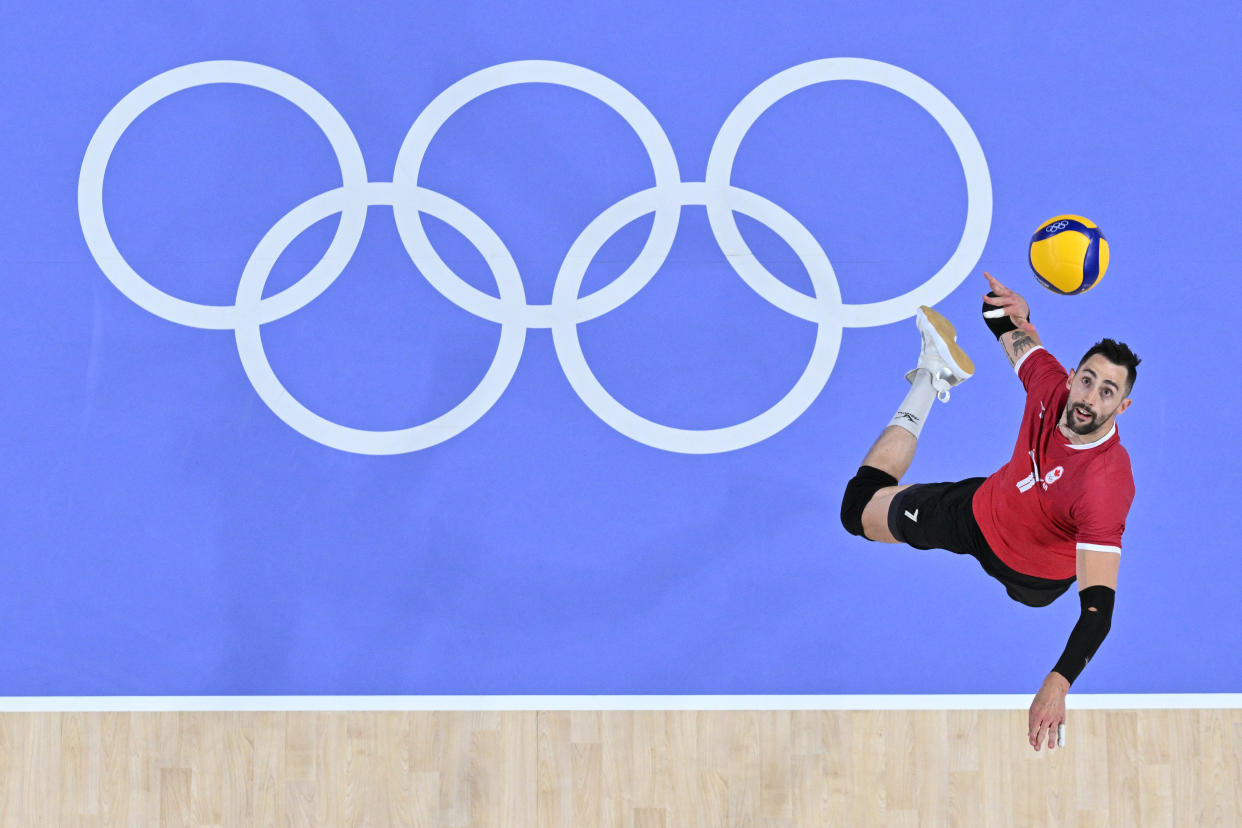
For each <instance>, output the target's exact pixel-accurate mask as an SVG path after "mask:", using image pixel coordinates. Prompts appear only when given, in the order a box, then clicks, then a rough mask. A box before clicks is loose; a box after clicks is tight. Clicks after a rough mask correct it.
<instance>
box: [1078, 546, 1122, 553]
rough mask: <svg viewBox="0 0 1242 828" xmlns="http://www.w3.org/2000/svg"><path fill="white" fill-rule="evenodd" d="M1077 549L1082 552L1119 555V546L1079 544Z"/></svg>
mask: <svg viewBox="0 0 1242 828" xmlns="http://www.w3.org/2000/svg"><path fill="white" fill-rule="evenodd" d="M1078 548H1079V549H1081V550H1083V551H1084V552H1112V553H1113V554H1115V555H1120V554H1121V547H1120V546H1104V545H1103V544H1099V543H1080V544H1078Z"/></svg>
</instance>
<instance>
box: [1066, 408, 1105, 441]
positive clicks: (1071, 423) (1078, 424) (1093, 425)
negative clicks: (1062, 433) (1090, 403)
mask: <svg viewBox="0 0 1242 828" xmlns="http://www.w3.org/2000/svg"><path fill="white" fill-rule="evenodd" d="M1076 410H1081V411H1082V412H1083V413H1085V414H1088V415H1090V417H1091V418H1090V419H1089V420H1081V419H1079V418H1078V417H1077V416H1075V415H1074V412H1075V411H1076ZM1065 425H1066V426H1067V427H1068V428H1069V430H1070V431H1072V432H1074V433H1075V434H1077V435H1079V436H1082V435H1086V434H1090V433H1091V432H1093V431H1095V430H1096V429H1098V428H1099V427H1100V419H1099V417H1097V416H1096V415H1094V414H1091V411H1090V409H1088V408H1086V407H1085V406H1077V405H1075V406H1070V407H1069V408H1067V409H1065Z"/></svg>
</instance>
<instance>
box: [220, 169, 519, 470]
mask: <svg viewBox="0 0 1242 828" xmlns="http://www.w3.org/2000/svg"><path fill="white" fill-rule="evenodd" d="M357 195H359V193H357V192H356V191H354V192H349V191H347V190H346V188H343V187H342V188H338V189H336V190H329V191H328V192H326V193H321V194H320V195H317V196H315V197H314V198H311V199H309V200H308V201H305V202H303V203H302V204H301V205H299V206H298V207H295V208H294V209H293V210H291V211H290V212H289V213H287V214H286V215H285V216H284V217H283V218H281V219H280V221H278V222H276V224H275V225H273V226H272V229H271V230H268V231H267V233H266V234H265V235H264V236H263V238H262V240H261V241H260V242H259V244H258V246H257V247H255V249H254V253H253V254H251V256H250V260H249V261H248V262H246V269H245V271H244V272H243V273H242V278H241V283H240V284H239V285H238V288H237V306H236V307H237V310H238V324H237V331H236V337H237V353H238V355H239V356H240V357H241V362H242V367H243V368H245V370H246V376H248V377H249V378H250V382H251V384H252V385H254V389H255V391H256V392H258V394H259V397H261V398H262V400H263V402H264V403H266V404H267V407H268V408H270V409H271V410H272V412H273V413H274V414H276V416H277V417H279V418H280V419H282V420H284V421H285V422H286V423H287V424H288V425H289V426H291V427H292V428H294V429H295V430H297V431H299V432H301V433H302V434H304V435H306V436H307V437H309V438H310V439H312V440H314V441H316V442H318V443H322V444H324V445H325V446H331V447H332V448H336V449H340V450H342V451H352V452H354V453H357V454H403V453H405V452H410V451H418V450H419V449H424V448H428V447H430V446H434V445H436V444H437V443H441V442H444V441H445V440H447V439H449V438H450V437H453V436H456V435H457V434H460V433H461V432H462V431H464V430H465V429H467V428H469V427H470V426H471V425H473V424H474V423H475V422H476V421H477V420H478V419H479V418H480V417H482V416H483V415H484V414H485V413H487V411H488V409H490V408H491V407H492V406H493V405H494V404H495V403H496V400H498V399H500V395H501V394H503V393H504V391H505V388H507V387H508V385H509V381H510V380H511V379H512V378H513V372H514V371H516V370H517V365H518V361H519V360H520V359H521V357H522V349H523V347H524V345H525V342H526V329H525V328H524V327H522V326H520V325H517V324H513V323H508V324H505V323H502V324H501V326H500V343H499V344H498V346H497V348H496V356H495V357H494V358H493V359H492V364H491V365H490V366H489V367H488V369H487V373H486V374H484V376H483V379H482V380H481V381H480V382H479V384H478V386H477V387H476V388H475V389H474V390H473V391H472V392H470V394H469V395H468V396H467V397H466V398H465V399H464V400H462V401H461V402H460V403H458V404H457V405H456V406H454V407H453V408H452V409H450V410H449V411H447V412H445V413H444V414H441V415H440V416H439V417H436V418H435V419H434V420H431V421H429V422H426V423H423V424H422V425H416V426H412V427H410V428H404V429H398V430H392V431H373V430H367V429H360V428H350V427H349V426H344V425H341V424H339V423H334V422H332V421H331V420H328V419H325V418H323V417H321V416H319V415H318V414H316V413H314V412H313V411H311V410H310V409H309V408H307V407H306V406H304V405H302V403H300V402H298V401H297V400H296V399H294V397H293V395H292V394H290V393H289V392H288V390H286V389H285V387H284V385H282V384H281V382H280V380H279V379H278V378H277V376H276V373H275V371H274V370H273V369H272V365H271V363H270V362H269V361H268V359H267V354H266V353H265V352H264V349H263V337H262V334H261V332H260V325H261V324H262V322H263V319H262V316H261V315H260V309H261V307H262V304H263V302H264V300H263V298H262V297H263V287H264V285H266V284H267V279H268V276H269V275H270V273H271V270H272V264H273V262H275V261H276V259H277V258H278V257H279V256H280V254H281V252H282V251H283V250H284V249H285V248H286V247H288V246H289V244H290V243H291V242H292V241H293V240H294V239H295V238H297V237H298V236H299V235H300V234H301V233H302V232H303V231H305V230H306V229H307V228H308V227H310V226H311V225H313V224H314V223H315V222H317V221H321V220H323V219H325V218H327V217H328V216H331V215H333V214H334V213H339V212H341V211H342V210H344V209H347V208H348V207H350V206H352V205H354V204H355V203H356V201H357ZM362 195H365V196H366V198H367V203H368V204H375V205H382V204H388V205H393V206H394V207H395V206H396V204H397V203H399V202H403V203H404V205H405V207H406V209H410V210H420V211H425V212H427V213H430V214H431V215H433V216H435V217H436V218H438V219H440V220H441V221H445V222H447V223H449V224H450V225H451V226H452V227H454V228H455V229H456V230H457V231H458V232H460V233H461V234H462V235H463V236H465V237H466V239H467V240H469V241H470V242H471V243H472V244H474V245H475V246H476V247H478V249H479V251H480V252H482V253H483V256H484V258H485V259H486V261H487V264H488V266H489V267H490V268H491V269H492V274H493V275H494V276H495V278H496V284H497V286H498V287H499V288H500V295H501V297H502V298H503V299H505V300H506V301H510V302H518V301H521V300H523V298H524V297H523V296H522V279H521V277H520V276H519V275H518V271H517V265H516V264H515V263H514V261H513V257H512V256H510V255H509V253H508V251H506V250H505V248H504V245H503V244H501V242H500V239H498V238H496V237H495V234H494V233H493V232H492V230H491V228H489V227H488V226H487V225H486V224H484V223H483V221H482V219H480V218H479V217H478V216H476V215H474V214H473V213H471V212H470V211H469V210H467V209H466V208H465V207H463V206H462V205H460V204H458V203H457V202H455V201H453V200H452V199H449V198H447V197H445V196H442V195H440V194H439V193H434V192H431V191H430V190H423V189H415V190H413V191H411V190H409V189H408V188H400V187H397V186H395V185H393V184H390V183H386V182H385V183H380V182H373V183H371V184H368V185H366V187H365V192H364V193H362Z"/></svg>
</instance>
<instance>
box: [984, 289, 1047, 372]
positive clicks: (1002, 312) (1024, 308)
mask: <svg viewBox="0 0 1242 828" xmlns="http://www.w3.org/2000/svg"><path fill="white" fill-rule="evenodd" d="M983 275H984V276H986V277H987V280H988V285H989V286H991V288H992V292H991V293H990V294H988V295H986V296H984V297H983V301H984V302H985V303H986V304H987V305H990V306H991V307H992V310H989V311H985V312H984V315H985V316H987V317H989V318H991V319H996V318H1000V317H1006V316H1007V317H1009V322H1010V323H1011V324H1012V325H1013V326H1014V329H1013V330H1010V331H1006V332H1005V333H1002V334H1001V335H1000V336H999V337H997V341H999V342H1000V344H1001V347H1002V348H1003V349H1004V350H1005V357H1006V358H1007V359H1008V360H1009V364H1010V365H1017V364H1018V360H1020V359H1022V357H1023V356H1025V355H1026V354H1027V353H1028V352H1029V351H1031V350H1033V349H1034V348H1035V346H1037V345H1041V344H1043V343H1042V342H1041V341H1040V339H1039V332H1038V331H1036V330H1035V326H1034V325H1032V324H1031V307H1030V305H1028V304H1027V303H1026V300H1025V299H1023V298H1022V296H1021V294H1018V293H1015V292H1014V291H1012V290H1010V289H1009V288H1007V287H1005V286H1004V285H1002V284H1001V283H1000V281H999V280H998V279H996V278H995V277H993V276H992V274H990V273H984V274H983Z"/></svg>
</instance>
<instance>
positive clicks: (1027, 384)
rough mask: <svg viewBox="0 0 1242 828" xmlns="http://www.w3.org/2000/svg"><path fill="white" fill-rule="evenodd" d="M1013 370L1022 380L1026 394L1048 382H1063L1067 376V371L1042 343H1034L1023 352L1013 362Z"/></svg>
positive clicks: (1041, 387)
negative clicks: (1033, 345) (1015, 361)
mask: <svg viewBox="0 0 1242 828" xmlns="http://www.w3.org/2000/svg"><path fill="white" fill-rule="evenodd" d="M1013 370H1014V371H1015V372H1017V374H1018V379H1020V380H1022V387H1023V388H1025V389H1026V393H1028V394H1030V393H1032V392H1034V391H1035V390H1037V389H1040V390H1042V389H1044V388H1045V387H1047V386H1048V385H1050V384H1055V383H1057V382H1064V380H1065V378H1066V377H1068V376H1069V372H1068V371H1066V370H1065V368H1064V367H1063V366H1062V365H1061V363H1060V362H1058V361H1057V358H1056V357H1054V356H1053V355H1052V354H1050V353H1048V349H1047V348H1045V347H1044V346H1043V345H1036V346H1035V347H1034V348H1032V349H1031V350H1029V351H1027V352H1026V353H1025V354H1023V355H1022V358H1021V359H1019V360H1018V361H1017V363H1015V364H1014V366H1013Z"/></svg>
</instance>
